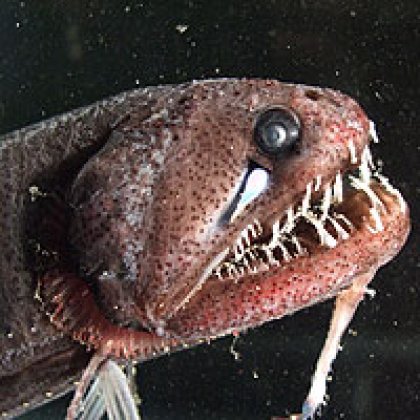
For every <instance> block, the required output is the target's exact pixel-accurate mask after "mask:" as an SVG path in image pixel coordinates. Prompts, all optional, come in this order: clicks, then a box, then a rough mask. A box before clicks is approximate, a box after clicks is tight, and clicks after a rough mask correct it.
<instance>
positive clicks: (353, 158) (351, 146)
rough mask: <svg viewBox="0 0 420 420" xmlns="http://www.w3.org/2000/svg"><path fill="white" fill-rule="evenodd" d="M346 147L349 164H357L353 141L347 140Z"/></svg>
mask: <svg viewBox="0 0 420 420" xmlns="http://www.w3.org/2000/svg"><path fill="white" fill-rule="evenodd" d="M347 146H348V148H349V151H350V163H357V153H356V147H355V145H354V143H353V140H351V139H350V140H349V141H348V143H347Z"/></svg>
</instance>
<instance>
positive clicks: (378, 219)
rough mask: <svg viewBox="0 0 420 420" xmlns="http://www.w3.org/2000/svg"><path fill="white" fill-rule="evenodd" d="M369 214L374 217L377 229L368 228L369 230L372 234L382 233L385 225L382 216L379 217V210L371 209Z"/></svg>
mask: <svg viewBox="0 0 420 420" xmlns="http://www.w3.org/2000/svg"><path fill="white" fill-rule="evenodd" d="M369 213H370V215H371V216H372V218H373V221H374V222H375V227H374V228H372V227H370V226H368V229H369V230H370V231H371V232H372V233H378V232H381V231H382V230H384V225H383V224H382V220H381V216H380V215H379V212H378V210H376V208H374V207H371V208H370V209H369Z"/></svg>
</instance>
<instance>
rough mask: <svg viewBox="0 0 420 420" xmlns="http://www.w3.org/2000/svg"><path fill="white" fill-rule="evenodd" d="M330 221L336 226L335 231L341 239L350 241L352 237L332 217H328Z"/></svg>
mask: <svg viewBox="0 0 420 420" xmlns="http://www.w3.org/2000/svg"><path fill="white" fill-rule="evenodd" d="M328 220H329V221H330V222H331V224H332V225H333V226H334V229H335V230H336V232H337V233H338V235H339V236H340V238H341V239H348V238H349V237H350V235H349V233H348V232H347V231H346V230H345V229H344V228H343V227H342V226H341V225H340V223H338V222H337V220H335V219H334V217H332V216H328Z"/></svg>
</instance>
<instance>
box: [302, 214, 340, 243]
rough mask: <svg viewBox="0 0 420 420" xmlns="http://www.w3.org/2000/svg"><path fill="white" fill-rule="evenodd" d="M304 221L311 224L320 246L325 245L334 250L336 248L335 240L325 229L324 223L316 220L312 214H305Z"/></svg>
mask: <svg viewBox="0 0 420 420" xmlns="http://www.w3.org/2000/svg"><path fill="white" fill-rule="evenodd" d="M305 217H306V220H308V222H310V223H311V224H312V226H313V227H314V228H315V229H316V231H317V233H318V236H319V239H320V242H321V245H326V246H327V247H328V248H335V247H336V246H337V241H336V240H335V238H334V237H333V236H332V235H331V234H330V233H329V232H328V231H327V230H326V229H325V227H324V223H323V221H322V220H320V219H318V218H317V217H316V216H315V215H314V214H313V213H312V214H307V215H306V216H305Z"/></svg>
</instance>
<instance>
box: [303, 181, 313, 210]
mask: <svg viewBox="0 0 420 420" xmlns="http://www.w3.org/2000/svg"><path fill="white" fill-rule="evenodd" d="M311 193H312V182H310V183H309V184H308V185H307V186H306V193H305V196H304V197H303V199H302V206H301V212H302V215H305V214H307V212H308V209H309V207H310V205H311Z"/></svg>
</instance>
